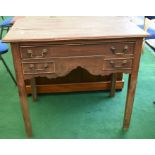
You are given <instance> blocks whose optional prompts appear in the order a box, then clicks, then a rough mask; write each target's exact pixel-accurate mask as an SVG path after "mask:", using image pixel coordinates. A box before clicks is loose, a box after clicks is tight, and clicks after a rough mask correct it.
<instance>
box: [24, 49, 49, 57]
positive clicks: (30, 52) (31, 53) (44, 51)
mask: <svg viewBox="0 0 155 155" xmlns="http://www.w3.org/2000/svg"><path fill="white" fill-rule="evenodd" d="M46 53H47V49H43V50H42V52H41V55H38V56H34V55H33V52H32V50H27V54H28V55H29V57H30V58H43V57H44V56H45V54H46Z"/></svg>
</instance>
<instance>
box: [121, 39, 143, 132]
mask: <svg viewBox="0 0 155 155" xmlns="http://www.w3.org/2000/svg"><path fill="white" fill-rule="evenodd" d="M142 43H143V39H137V42H136V52H135V55H134V61H133V67H132V72H131V74H129V80H128V91H127V98H126V106H125V113H124V124H123V127H124V128H125V129H128V128H129V125H130V119H131V114H132V109H133V103H134V96H135V90H136V84H137V76H138V69H139V62H140V56H141V51H142Z"/></svg>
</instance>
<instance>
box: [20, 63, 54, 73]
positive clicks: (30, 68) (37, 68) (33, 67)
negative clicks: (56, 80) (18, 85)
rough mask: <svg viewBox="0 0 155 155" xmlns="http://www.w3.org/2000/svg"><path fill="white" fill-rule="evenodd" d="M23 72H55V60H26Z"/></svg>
mask: <svg viewBox="0 0 155 155" xmlns="http://www.w3.org/2000/svg"><path fill="white" fill-rule="evenodd" d="M22 65H23V72H24V74H41V73H48V74H49V73H51V74H53V73H55V62H54V61H46V62H41V63H40V62H24V63H22Z"/></svg>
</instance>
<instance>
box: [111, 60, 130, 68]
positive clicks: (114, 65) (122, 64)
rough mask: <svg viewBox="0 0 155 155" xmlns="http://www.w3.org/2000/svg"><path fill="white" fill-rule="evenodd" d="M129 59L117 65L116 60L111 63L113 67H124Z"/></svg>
mask: <svg viewBox="0 0 155 155" xmlns="http://www.w3.org/2000/svg"><path fill="white" fill-rule="evenodd" d="M127 62H128V61H127V60H123V61H122V62H121V64H120V65H117V64H116V62H114V61H110V64H111V65H112V67H113V68H122V67H123V66H124V65H125V64H127Z"/></svg>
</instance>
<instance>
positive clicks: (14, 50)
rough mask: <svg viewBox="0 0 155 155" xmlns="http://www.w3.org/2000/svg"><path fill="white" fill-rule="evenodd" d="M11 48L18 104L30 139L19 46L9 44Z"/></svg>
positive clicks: (30, 131) (29, 122) (30, 130)
mask: <svg viewBox="0 0 155 155" xmlns="http://www.w3.org/2000/svg"><path fill="white" fill-rule="evenodd" d="M11 47H12V54H13V59H14V61H13V62H14V67H15V71H16V79H17V86H18V92H19V98H20V104H21V109H22V114H23V119H24V124H25V130H26V133H27V135H28V137H32V127H31V121H30V117H29V108H28V101H27V94H26V87H25V82H24V75H23V74H22V73H23V70H22V64H21V61H20V52H19V45H18V44H16V43H12V44H11Z"/></svg>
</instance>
